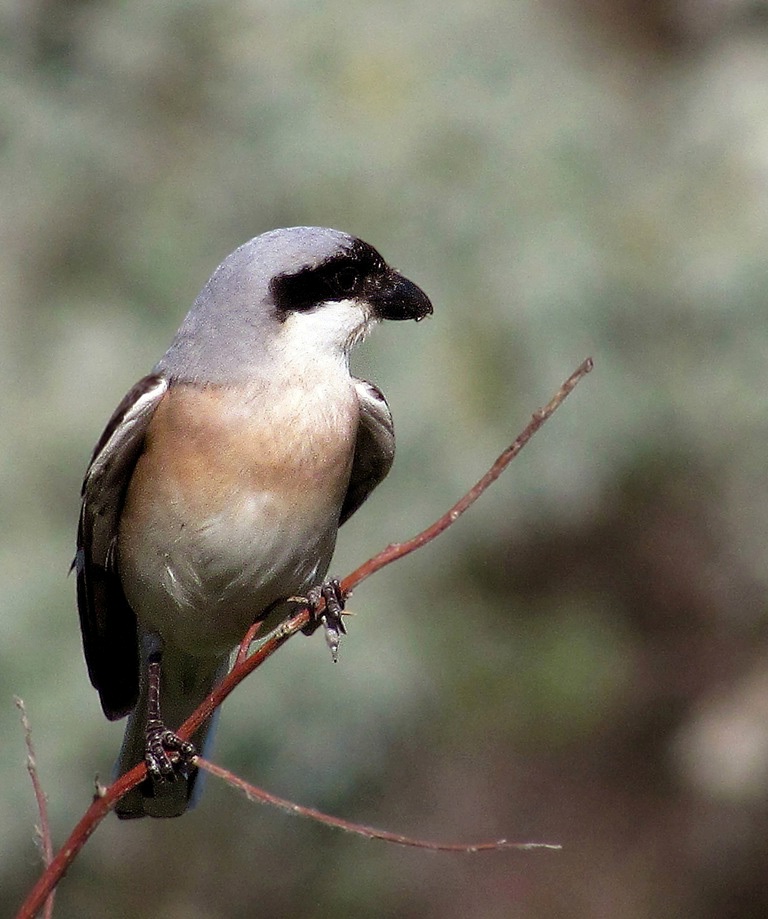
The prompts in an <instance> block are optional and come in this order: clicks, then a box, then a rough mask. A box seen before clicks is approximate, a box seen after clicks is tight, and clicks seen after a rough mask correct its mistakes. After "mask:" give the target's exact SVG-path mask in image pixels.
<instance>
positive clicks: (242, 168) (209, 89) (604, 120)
mask: <svg viewBox="0 0 768 919" xmlns="http://www.w3.org/2000/svg"><path fill="white" fill-rule="evenodd" d="M0 17H2V18H1V22H2V29H1V30H0V43H1V46H0V52H1V53H0V68H2V69H1V70H0V240H1V241H2V245H0V409H1V411H2V416H1V417H2V442H1V443H2V449H0V496H1V497H0V502H1V503H0V507H1V508H2V516H1V517H0V520H1V521H2V527H1V528H0V577H1V578H2V597H3V614H2V616H0V730H1V732H2V737H3V743H2V754H1V755H0V768H1V769H2V775H1V778H2V789H3V790H2V793H1V794H0V825H1V826H2V827H3V831H2V834H0V840H1V845H2V857H1V858H0V888H1V889H2V895H1V896H0V903H2V906H3V910H4V914H5V910H6V909H7V911H8V912H10V911H11V910H12V908H13V905H14V904H16V903H18V902H19V900H20V898H21V896H22V894H23V893H24V892H25V891H26V890H27V889H28V887H29V886H30V884H31V883H32V881H33V879H34V878H35V876H36V875H37V873H38V870H39V868H38V861H37V856H36V852H35V849H34V845H33V826H34V823H35V821H36V814H35V810H34V804H33V797H32V793H31V789H30V787H29V784H28V780H27V776H26V772H25V769H24V748H23V738H22V733H21V730H20V728H19V727H18V725H17V715H16V712H15V709H14V708H13V705H12V701H11V696H12V694H13V693H16V694H19V695H21V696H23V697H24V699H25V700H26V703H27V706H28V709H29V713H30V717H31V719H32V722H33V726H34V730H35V739H36V743H37V749H38V756H39V766H40V770H41V777H42V779H43V781H44V783H45V786H46V788H47V791H48V794H49V797H50V806H51V811H52V819H53V824H54V828H55V835H56V841H57V842H59V843H60V842H61V841H62V840H63V838H64V836H65V834H66V833H68V832H69V829H70V828H71V826H72V825H73V823H74V821H75V819H76V818H77V817H78V816H79V815H80V814H81V813H82V811H83V810H84V808H85V806H86V805H87V802H88V800H89V796H90V794H91V791H92V782H93V777H94V775H95V774H97V773H98V774H99V775H100V776H101V777H102V778H105V777H106V776H107V775H108V772H109V769H110V763H111V759H112V757H113V756H114V753H115V752H116V749H117V746H118V744H119V737H120V733H121V726H120V725H109V724H108V723H107V722H106V721H104V720H103V718H102V717H101V714H100V711H99V708H98V702H97V698H96V695H95V693H94V692H93V691H92V690H91V689H90V687H89V686H88V682H87V677H86V673H85V668H84V665H83V662H82V656H81V652H80V646H79V635H78V629H77V621H76V613H75V607H74V598H73V593H74V589H73V583H72V580H71V579H69V580H68V579H67V577H66V573H67V567H68V565H69V562H70V559H71V555H72V547H73V541H74V529H75V524H76V516H77V504H78V489H79V482H80V478H81V476H82V473H83V470H84V467H85V464H86V462H87V459H88V456H89V451H90V449H91V447H92V445H93V443H94V442H95V440H96V438H97V436H98V434H99V433H100V430H101V425H102V424H103V423H104V421H105V420H106V418H107V417H108V415H109V413H110V412H111V410H112V409H113V407H114V406H115V404H116V403H117V401H118V400H119V399H120V397H121V396H122V395H123V393H124V392H125V391H126V390H127V388H128V387H129V386H130V385H131V384H132V383H133V382H134V380H135V379H136V378H138V377H139V376H140V375H142V374H143V373H144V372H146V371H147V369H148V368H149V367H151V365H152V364H153V363H154V361H155V360H156V359H157V357H158V356H159V355H160V353H161V352H162V350H163V349H164V347H165V346H166V344H167V342H168V340H169V338H170V336H171V334H172V332H173V330H174V329H175V327H176V325H177V324H178V322H179V320H180V318H181V316H182V314H183V312H184V310H185V308H186V306H187V305H188V304H189V303H190V302H191V300H192V299H193V297H194V296H195V294H196V293H197V290H198V289H199V287H200V286H201V285H202V283H203V282H204V281H205V280H206V278H207V276H208V274H209V273H210V272H211V270H212V269H213V268H214V267H215V265H216V264H217V263H218V261H219V260H220V259H221V258H222V257H223V256H224V255H226V254H227V253H228V252H229V251H230V250H231V249H232V248H234V247H235V246H236V245H237V244H239V243H240V242H242V241H244V240H245V239H247V238H248V237H250V236H252V235H255V234H256V233H259V232H261V231H263V230H265V229H268V228H270V227H274V226H286V225H291V224H296V223H307V224H321V225H330V226H336V227H339V228H342V229H345V230H348V231H351V232H354V233H356V234H358V235H359V236H361V237H363V238H364V239H367V240H369V241H370V242H372V243H373V244H374V245H376V246H377V247H378V248H380V249H381V250H382V252H383V253H384V254H385V256H386V257H387V258H388V259H389V260H390V261H392V262H393V263H395V264H396V265H398V266H399V267H400V268H402V269H403V270H404V271H405V272H406V273H407V274H408V275H409V276H411V277H413V278H414V279H415V280H416V281H417V282H419V283H420V284H422V286H423V287H424V288H425V289H426V290H427V291H428V292H429V293H430V295H431V296H432V298H433V301H434V303H435V307H436V309H435V316H434V318H433V320H432V321H430V322H427V323H423V324H422V325H420V326H418V327H416V326H412V325H409V326H408V327H402V326H393V327H390V328H386V329H381V330H379V331H378V332H377V334H376V336H375V337H374V339H373V340H372V341H371V342H370V343H369V344H368V345H367V346H366V348H365V353H364V354H363V355H360V356H358V358H357V364H356V366H357V369H358V370H359V371H360V372H361V373H362V374H363V375H367V376H370V377H372V378H373V379H375V380H376V381H377V382H378V383H379V384H380V385H381V386H382V387H383V389H384V390H385V391H386V393H387V395H388V397H389V399H390V403H391V405H392V408H393V412H394V414H395V418H396V421H397V428H398V437H399V441H398V443H399V452H398V461H397V463H396V465H395V468H394V471H393V472H392V474H391V476H390V478H389V479H388V480H387V482H386V483H385V484H384V485H383V486H382V487H381V489H380V490H379V491H378V492H377V494H376V495H375V496H374V497H373V498H372V499H371V501H370V502H369V504H368V505H367V506H366V507H365V509H364V510H363V511H361V513H360V515H359V516H358V517H356V518H355V519H354V520H353V522H351V523H350V524H349V525H348V527H346V528H345V530H346V532H344V533H343V534H342V538H341V540H340V545H339V552H338V556H337V560H336V563H335V565H334V570H335V571H337V572H338V573H343V572H345V571H346V570H348V569H349V568H351V567H352V566H353V565H354V564H355V563H357V562H359V561H361V560H363V559H364V558H365V557H367V555H368V554H370V553H372V552H373V551H374V550H376V549H377V548H379V547H381V546H382V545H384V544H385V543H387V542H389V541H392V540H395V539H398V538H401V537H404V536H407V535H410V534H411V533H412V532H414V531H415V530H416V529H418V528H420V527H421V526H422V525H423V524H425V523H426V522H428V521H429V520H431V519H432V518H433V517H435V516H436V515H437V514H438V513H440V512H441V511H442V510H444V509H445V507H446V506H447V505H448V504H449V503H451V502H452V501H453V500H454V499H455V498H456V497H458V495H459V494H460V493H461V492H462V491H463V490H464V489H465V488H466V487H467V486H468V485H469V484H470V483H471V482H472V481H473V480H474V478H476V477H477V476H478V475H479V474H480V472H481V471H482V470H483V468H484V467H485V465H487V464H488V463H489V462H490V460H492V459H493V457H494V456H495V455H496V454H497V453H498V452H499V451H500V450H501V448H502V447H503V446H504V445H505V443H506V442H507V441H508V440H510V439H511V437H512V436H513V435H514V434H515V433H516V431H517V430H518V429H519V428H520V427H521V426H522V424H523V423H524V422H525V420H526V418H527V416H528V414H529V413H530V411H531V410H533V409H534V408H535V407H536V406H537V405H539V404H541V403H543V402H544V401H546V399H547V398H549V395H550V394H551V392H552V391H553V390H554V389H555V388H556V386H557V385H558V384H559V382H560V381H561V380H562V379H563V378H564V377H565V376H567V374H568V373H569V372H570V371H571V370H572V369H573V368H574V367H575V366H576V365H577V364H578V363H579V362H580V361H581V359H582V358H583V357H585V356H586V355H587V354H592V355H593V356H594V358H595V360H596V371H595V373H594V374H593V375H592V376H591V377H590V378H588V380H587V381H586V382H585V383H584V384H583V385H582V387H581V388H580V389H579V390H578V391H577V393H576V394H575V395H574V396H573V397H572V399H571V400H570V401H569V402H568V403H567V405H566V407H565V408H564V409H563V410H561V412H560V413H559V414H558V415H557V416H556V418H555V419H554V420H553V421H552V422H551V423H550V424H549V425H548V426H547V427H546V428H545V429H544V430H543V431H542V432H541V433H540V434H539V435H538V436H537V438H536V440H535V441H534V442H533V443H532V444H531V445H530V446H529V448H527V450H526V451H525V452H524V453H523V454H522V455H521V457H520V458H519V459H518V460H517V461H516V463H515V465H514V467H513V469H512V471H511V472H509V473H508V474H507V475H506V477H505V479H503V480H502V481H501V482H500V483H498V484H497V485H496V486H495V487H494V490H493V491H492V492H491V493H490V494H489V495H488V496H486V498H485V499H484V501H483V502H482V503H481V504H480V505H479V506H478V507H476V508H475V509H474V510H473V511H472V513H471V514H470V515H468V516H467V517H465V518H463V519H462V520H461V521H460V522H459V524H458V525H457V526H456V527H455V528H453V529H452V530H451V531H450V532H449V533H448V534H447V535H446V536H444V537H442V538H441V540H440V541H438V542H437V543H435V544H433V545H431V546H430V547H429V548H427V549H426V550H424V551H423V552H421V553H419V554H417V555H416V556H412V557H411V558H409V559H407V560H405V561H404V562H402V563H401V564H400V565H398V566H397V567H396V568H393V569H391V570H389V571H387V572H385V573H383V574H381V575H379V576H378V577H377V578H376V579H374V580H373V581H372V582H371V583H370V584H367V585H365V586H364V587H362V588H360V590H359V591H358V592H357V594H356V596H355V598H354V601H353V603H352V607H353V608H354V609H355V611H356V612H357V613H358V614H359V615H358V617H357V618H356V619H355V620H354V621H353V623H352V625H351V629H350V636H349V638H348V639H347V641H346V642H345V644H344V647H343V649H342V659H341V663H340V664H339V665H338V666H337V667H332V666H331V665H330V663H329V661H328V656H327V652H326V651H325V648H324V645H323V643H322V639H315V640H313V641H305V640H304V639H296V640H295V641H294V642H292V643H291V644H290V645H289V646H288V647H287V648H285V649H283V651H282V652H281V653H280V654H279V655H278V656H277V657H276V658H275V659H273V660H272V661H271V662H270V663H269V664H268V666H266V667H265V668H264V669H263V671H261V672H260V673H259V674H257V675H256V676H255V677H254V678H253V679H252V680H251V681H250V682H249V684H247V685H246V686H245V687H243V688H242V689H241V690H240V691H239V692H238V693H237V694H236V696H235V697H233V699H231V700H230V701H229V702H228V703H227V705H226V707H225V710H224V713H223V718H222V725H221V731H220V737H219V746H218V749H217V758H218V759H219V760H220V761H222V762H224V763H226V764H227V765H229V766H231V767H232V768H235V769H236V770H238V771H239V772H241V773H242V774H244V775H245V776H246V777H249V778H251V779H252V780H253V781H255V782H257V783H259V784H263V785H264V786H265V787H267V788H269V789H271V790H273V791H275V792H277V793H281V794H284V795H287V796H290V797H294V798H296V799H297V800H300V801H302V802H303V803H307V804H314V805H316V806H319V807H321V808H324V809H327V810H330V811H333V812H335V813H338V814H340V815H344V816H346V817H348V818H352V819H358V820H361V821H363V822H368V823H375V824H379V825H384V826H386V827H390V828H393V829H396V830H399V831H402V832H406V833H411V834H415V835H418V836H422V837H438V838H445V839H448V840H462V839H467V838H472V839H474V838H495V837H501V836H505V837H507V838H517V839H521V840H522V839H535V840H546V841H557V842H562V843H563V844H564V846H565V848H564V850H563V851H562V852H561V853H559V854H553V853H532V854H522V855H521V854H510V853H504V854H501V855H494V856H485V857H480V856H477V857H474V858H456V857H448V856H433V855H425V854H423V853H419V852H416V851H412V850H404V851H401V850H395V849H392V848H388V847H386V846H384V845H382V844H378V843H365V842H362V841H360V840H357V839H351V838H346V837H343V836H339V835H338V834H335V833H333V832H332V831H329V830H327V829H324V828H319V827H316V826H313V825H307V824H304V823H302V822H300V821H296V820H291V819H288V818H286V817H285V816H284V815H282V814H275V813H271V812H269V811H266V810H263V809H257V808H254V807H253V806H251V805H248V804H247V803H245V802H244V801H241V800H239V799H237V798H236V797H235V796H234V794H232V793H230V792H229V791H228V790H226V789H223V788H221V787H218V786H217V785H216V783H213V782H210V783H209V786H208V788H207V791H206V795H205V797H204V798H203V801H202V803H201V806H200V807H199V808H198V809H197V811H195V812H194V813H192V814H190V815H188V816H186V817H184V818H183V820H182V821H170V822H159V821H153V822H150V821H141V822H137V823H135V824H129V825H125V824H118V822H117V821H116V820H109V821H108V822H107V823H106V824H104V825H103V826H102V827H101V828H100V829H99V830H98V832H97V834H96V835H95V836H94V838H93V839H92V840H91V841H90V843H89V844H88V847H87V848H86V850H85V851H84V853H83V854H82V856H81V857H80V858H79V859H78V861H77V863H76V865H75V867H74V868H73V870H72V871H71V872H70V875H69V876H68V877H67V879H66V880H65V882H64V883H63V885H62V887H61V890H60V893H59V902H58V912H57V915H59V916H62V917H69V916H72V917H75V916H77V917H91V916H93V917H103V916H110V917H134V916H139V915H141V916H144V915H147V916H149V915H151V916H157V917H161V919H175V917H181V916H185V917H188V916H193V917H200V919H208V917H229V916H231V917H239V916H253V915H263V916H302V917H315V916H316V917H321V916H330V915H333V916H343V915H349V916H358V917H365V916H370V917H384V916H397V917H409V916H413V917H417V916H418V917H441V919H444V917H454V916H455V917H483V919H488V917H515V916H520V917H526V919H528V917H547V919H548V917H552V916H563V917H578V919H581V917H610V919H614V917H619V916H620V917H622V919H646V917H647V919H651V917H654V919H655V917H658V916H685V917H696V919H699V917H700V919H719V917H724V916H739V917H741V919H744V917H752V916H755V917H757V916H764V915H766V914H768V843H767V842H766V840H768V832H766V830H768V820H767V819H766V815H767V813H768V717H766V715H767V714H768V713H767V712H766V709H767V708H768V702H766V698H768V696H767V695H766V693H767V692H768V645H767V644H766V633H768V616H767V615H766V600H765V596H766V586H767V584H766V581H767V580H768V578H767V576H766V544H768V491H767V489H766V482H768V475H766V459H765V457H766V452H767V451H766V446H767V444H768V399H766V395H765V394H766V391H767V390H768V310H767V309H766V299H767V298H768V255H767V253H768V4H766V3H762V2H750V3H747V2H743V0H720V2H710V3H698V2H690V0H654V2H652V3H651V2H649V3H647V4H642V3H641V4H638V3H634V2H629V0H589V2H579V3H577V2H575V0H570V2H568V0H561V2H558V0H539V2H536V0H518V2H515V3H509V2H501V0H473V2H472V3H449V4H446V3H438V2H435V0H425V2H419V3H400V2H397V3H387V4H381V3H379V4H375V3H371V2H359V0H345V2H330V3H325V4H316V3H310V2H307V0H285V2H281V3H269V2H266V0H236V2H229V3H226V2H225V3H222V2H220V0H164V2H162V3H159V2H156V0H112V2H96V0H77V2H75V0H69V2H65V0H3V2H2V3H1V4H0ZM6 904H7V906H6Z"/></svg>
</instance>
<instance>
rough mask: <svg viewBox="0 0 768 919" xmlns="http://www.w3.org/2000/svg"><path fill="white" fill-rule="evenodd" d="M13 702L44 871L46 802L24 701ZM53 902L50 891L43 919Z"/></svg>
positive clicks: (47, 857) (47, 860) (48, 840)
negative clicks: (34, 803)
mask: <svg viewBox="0 0 768 919" xmlns="http://www.w3.org/2000/svg"><path fill="white" fill-rule="evenodd" d="M13 701H14V703H15V704H16V708H18V710H19V712H20V713H21V726H22V728H23V729H24V743H25V744H26V747H27V772H28V773H29V777H30V779H31V780H32V789H33V791H34V793H35V800H36V801H37V812H38V815H39V817H40V826H39V827H36V830H37V838H38V843H39V845H40V850H41V852H42V856H43V864H44V865H45V867H46V869H48V867H49V866H50V864H51V862H52V861H53V839H52V837H51V824H50V822H49V820H48V801H47V799H46V797H45V792H44V791H43V786H42V783H41V782H40V775H39V773H38V771H37V756H36V755H35V747H34V744H33V743H32V725H31V724H30V723H29V718H28V717H27V709H26V706H25V705H24V700H23V699H21V698H19V696H14V697H13ZM53 900H54V891H53V889H52V890H51V892H50V894H49V895H48V897H47V899H46V901H45V912H44V913H43V915H44V917H45V919H51V917H52V916H53Z"/></svg>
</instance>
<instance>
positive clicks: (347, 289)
mask: <svg viewBox="0 0 768 919" xmlns="http://www.w3.org/2000/svg"><path fill="white" fill-rule="evenodd" d="M357 282H358V274H357V271H356V270H355V269H354V268H353V267H352V266H351V265H347V266H346V267H344V268H339V269H338V271H335V272H334V273H333V275H332V276H331V278H330V284H331V287H332V289H333V291H334V293H336V294H352V293H354V291H355V288H356V287H357Z"/></svg>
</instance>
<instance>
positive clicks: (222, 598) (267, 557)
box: [118, 391, 356, 656]
mask: <svg viewBox="0 0 768 919" xmlns="http://www.w3.org/2000/svg"><path fill="white" fill-rule="evenodd" d="M212 395H213V397H214V398H218V399H220V395H218V394H216V393H213V394H211V393H210V392H206V391H204V392H203V393H200V392H196V391H192V392H187V393H182V394H181V396H176V395H174V398H173V399H172V400H168V403H167V404H166V400H164V401H163V403H161V405H160V406H159V407H158V410H157V413H156V419H155V420H153V425H154V424H155V422H156V423H157V425H161V426H162V433H163V436H162V437H159V436H153V430H152V426H150V432H149V435H148V438H147V447H146V450H145V453H144V454H143V455H142V457H141V458H140V460H139V463H138V464H137V467H136V470H135V472H134V475H133V478H132V481H131V485H130V487H129V490H128V494H127V497H126V504H125V508H124V511H123V514H122V517H121V524H120V532H119V537H118V566H119V571H120V577H121V581H122V584H123V589H124V591H125V595H126V599H127V600H128V602H129V603H130V605H131V607H132V608H133V610H134V611H135V613H136V616H137V619H138V621H139V623H140V626H141V627H142V628H143V629H146V630H151V631H156V632H158V633H159V634H160V635H161V636H162V637H163V639H164V640H165V642H166V643H167V644H168V645H170V646H173V647H176V648H179V649H180V650H184V651H186V652H187V653H190V654H193V655H199V656H210V655H211V654H221V653H224V652H226V651H227V650H229V649H230V648H232V647H233V646H234V645H235V644H236V643H237V642H238V641H239V639H240V638H241V637H242V635H243V633H244V632H245V630H246V629H247V628H248V626H249V625H250V624H251V623H252V622H253V621H254V620H255V619H257V618H260V617H261V616H262V615H263V614H264V613H265V612H266V611H267V610H268V608H269V607H270V606H272V605H273V604H274V603H275V602H277V601H279V600H282V599H285V598H287V597H290V596H296V595H298V596H302V595H304V594H306V591H307V590H308V589H309V588H310V587H312V586H314V585H315V584H317V583H318V582H319V581H320V580H321V579H322V578H323V577H324V575H325V573H326V571H327V569H328V565H329V564H330V559H331V555H332V554H333V549H334V545H335V542H336V532H337V528H338V514H339V508H340V507H341V503H342V501H343V498H344V494H345V493H346V488H347V483H348V481H349V473H350V468H351V462H352V456H353V453H354V436H355V434H356V417H355V422H354V424H353V423H351V422H350V421H348V420H347V421H345V420H344V418H345V417H351V416H350V413H347V416H342V418H341V420H340V421H339V422H338V424H337V425H336V427H335V428H332V427H331V426H330V425H328V426H327V430H326V431H325V434H324V435H323V436H321V437H320V438H319V439H317V440H316V441H315V442H310V443H306V438H304V439H302V440H301V441H295V442H292V441H291V439H290V436H286V435H284V436H283V437H282V438H280V439H279V440H278V439H276V438H275V435H274V428H271V433H270V435H269V437H268V438H267V439H266V440H265V438H264V436H263V432H264V431H265V430H269V428H268V426H265V424H264V423H263V420H262V419H260V418H258V417H257V418H256V419H255V421H253V422H252V419H251V418H250V417H248V416H242V413H241V412H239V413H238V418H237V420H238V422H239V426H233V425H232V424H231V423H226V424H225V423H224V422H231V417H228V416H227V415H226V413H225V412H222V410H221V409H222V406H221V405H219V406H218V408H219V413H218V415H216V416H211V417H212V418H213V421H211V422H209V424H207V425H206V426H205V427H202V426H201V425H200V424H199V412H197V409H198V408H199V407H200V406H199V403H200V402H201V400H202V401H205V400H206V399H208V400H209V399H210V398H211V397H212ZM224 408H226V406H224ZM241 416H242V417H241ZM283 430H285V429H283ZM168 432H170V434H171V436H167V433H168ZM321 433H322V432H321ZM156 434H157V431H156V432H155V435H156Z"/></svg>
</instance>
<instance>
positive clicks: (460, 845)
mask: <svg viewBox="0 0 768 919" xmlns="http://www.w3.org/2000/svg"><path fill="white" fill-rule="evenodd" d="M195 764H196V765H197V766H199V767H200V768H201V769H205V771H206V772H210V773H211V775H215V776H217V777H218V778H220V779H223V780H224V781H225V782H226V783H227V784H228V785H230V786H231V787H232V788H235V789H237V790H238V791H241V792H242V793H243V794H244V795H245V796H246V798H248V800H249V801H255V802H257V803H259V804H269V805H270V806H271V807H276V808H278V809H279V810H282V811H284V812H285V813H287V814H295V815H296V816H298V817H308V818H309V819H310V820H315V821H317V822H318V823H324V824H325V825H326V826H331V827H334V828H335V829H337V830H343V831H344V832H346V833H354V834H355V835H357V836H363V837H364V838H365V839H381V840H383V841H384V842H391V843H394V844H395V845H398V846H411V847H412V848H415V849H430V850H431V851H433V852H467V853H474V852H498V851H499V850H501V849H518V850H520V851H528V850H530V849H562V846H560V845H557V844H556V843H549V842H509V841H508V840H506V839H497V840H495V841H494V842H433V841H431V840H427V839H413V838H412V837H410V836H401V835H400V834H399V833H390V832H389V831H388V830H378V829H376V828H375V827H372V826H364V825H363V824H360V823H350V822H349V821H348V820H342V819H341V817H332V816H331V815H330V814H324V813H323V812H322V811H319V810H315V808H314V807H303V806H302V805H301V804H296V803H295V802H293V801H288V800H287V799H286V798H280V797H278V796H277V795H273V794H271V793H270V792H268V791H264V789H263V788H257V787H256V786H255V785H251V784H250V782H246V781H244V780H243V779H241V778H240V777H239V776H237V775H235V774H234V773H232V772H230V771H229V770H228V769H223V768H222V767H221V766H217V765H216V764H215V763H209V762H208V760H205V759H203V758H202V757H201V756H198V757H197V758H196V759H195Z"/></svg>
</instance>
